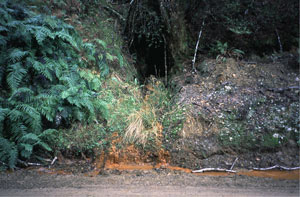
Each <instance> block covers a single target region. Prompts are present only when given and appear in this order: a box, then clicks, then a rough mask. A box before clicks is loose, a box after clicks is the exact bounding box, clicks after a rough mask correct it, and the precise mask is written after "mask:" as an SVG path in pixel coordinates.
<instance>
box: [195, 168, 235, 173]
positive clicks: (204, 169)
mask: <svg viewBox="0 0 300 197" xmlns="http://www.w3.org/2000/svg"><path fill="white" fill-rule="evenodd" d="M212 171H217V172H231V173H236V171H234V170H227V169H223V168H203V169H200V170H194V171H192V173H201V172H212Z"/></svg>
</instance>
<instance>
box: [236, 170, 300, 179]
mask: <svg viewBox="0 0 300 197" xmlns="http://www.w3.org/2000/svg"><path fill="white" fill-rule="evenodd" d="M237 174H239V175H246V176H255V177H265V178H273V179H288V180H299V174H300V170H291V171H282V170H266V171H257V170H251V171H246V172H238V173H237Z"/></svg>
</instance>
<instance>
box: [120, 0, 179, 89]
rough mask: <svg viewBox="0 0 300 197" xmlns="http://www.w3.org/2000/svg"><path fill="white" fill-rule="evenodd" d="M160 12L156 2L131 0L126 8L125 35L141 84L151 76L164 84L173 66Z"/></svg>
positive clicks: (164, 24)
mask: <svg viewBox="0 0 300 197" xmlns="http://www.w3.org/2000/svg"><path fill="white" fill-rule="evenodd" d="M164 13H165V11H164V10H163V7H162V6H161V5H160V1H158V0H145V1H134V3H133V5H131V7H130V9H129V13H128V16H127V21H126V27H125V36H126V37H127V39H128V45H129V50H130V53H131V54H133V55H134V56H135V57H136V61H137V64H136V68H137V70H138V73H139V75H140V76H139V78H140V80H141V81H142V82H144V81H145V80H146V79H147V78H148V77H150V76H151V75H154V76H156V77H158V78H165V82H166V83H167V76H168V73H169V71H170V70H171V68H172V67H173V64H174V61H173V57H172V52H171V47H170V44H169V43H170V39H169V37H170V35H169V31H168V27H167V23H166V21H165V18H166V16H164Z"/></svg>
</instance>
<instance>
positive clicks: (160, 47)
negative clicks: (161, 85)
mask: <svg viewBox="0 0 300 197" xmlns="http://www.w3.org/2000/svg"><path fill="white" fill-rule="evenodd" d="M134 40H135V41H134V42H133V43H132V45H131V47H130V53H131V54H135V56H136V60H137V64H136V68H137V70H138V73H139V75H140V76H139V78H140V80H141V81H142V82H144V81H145V80H147V78H149V77H150V76H152V75H153V76H155V77H157V78H164V77H165V75H166V74H167V75H168V74H169V72H170V70H171V68H172V66H173V64H174V61H173V58H172V55H171V53H170V50H169V48H168V43H165V41H162V40H161V41H160V42H159V44H155V45H153V43H152V41H151V39H150V41H149V39H146V38H145V37H144V36H142V37H139V38H138V36H137V38H136V39H134ZM166 69H167V72H166Z"/></svg>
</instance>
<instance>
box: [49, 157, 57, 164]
mask: <svg viewBox="0 0 300 197" xmlns="http://www.w3.org/2000/svg"><path fill="white" fill-rule="evenodd" d="M56 160H57V157H54V159H53V160H52V162H51V164H50V165H51V166H52V165H53V164H54V163H55V161H56Z"/></svg>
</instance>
